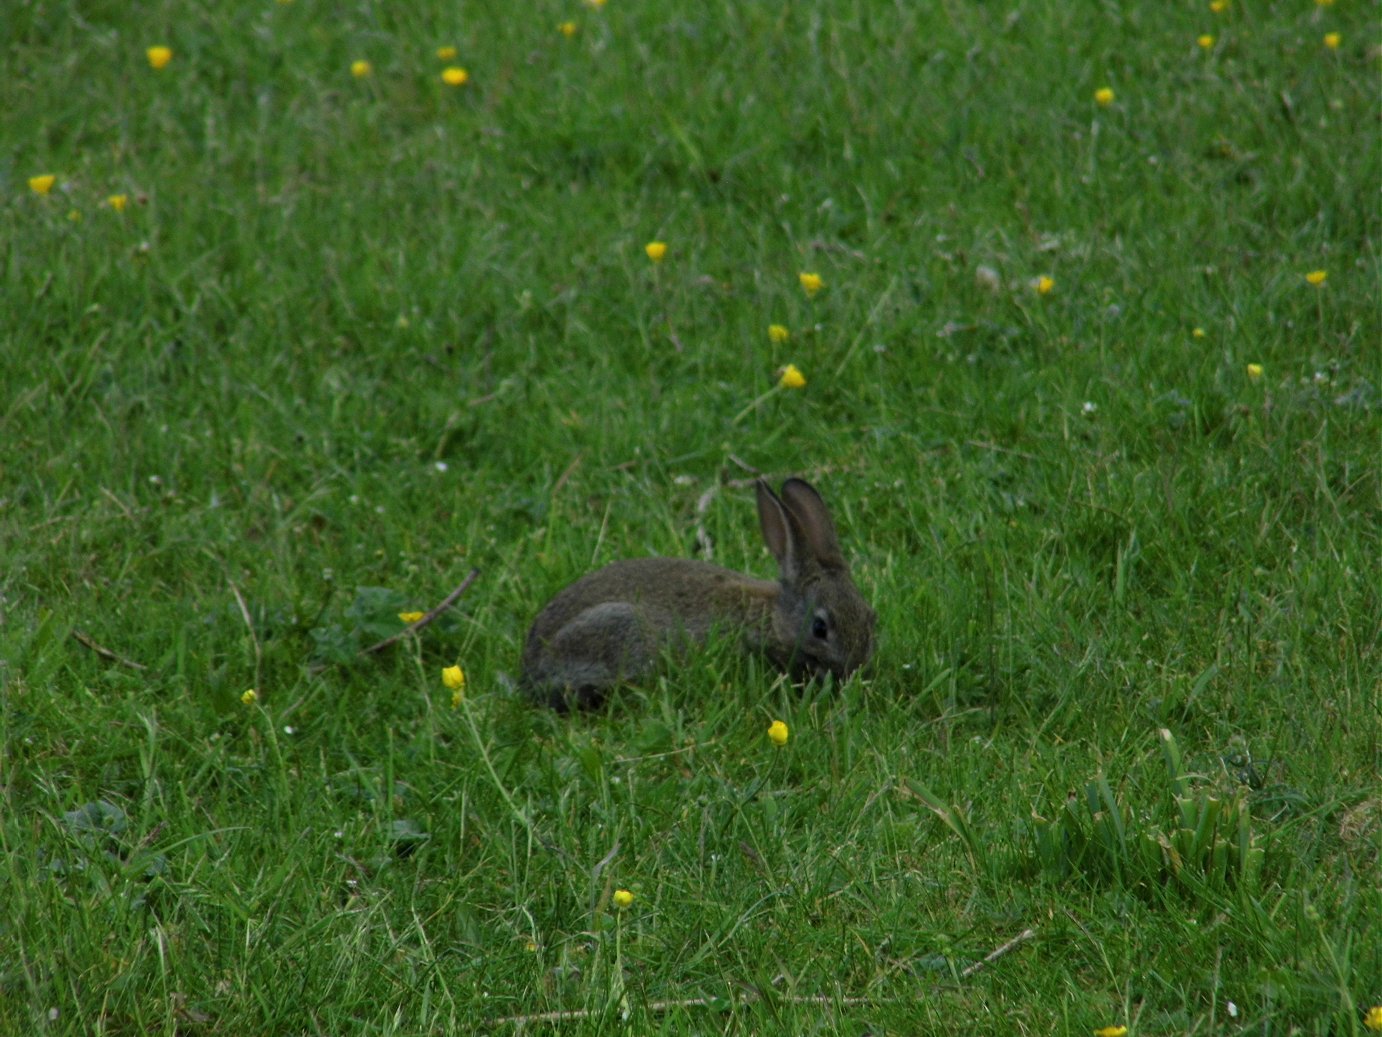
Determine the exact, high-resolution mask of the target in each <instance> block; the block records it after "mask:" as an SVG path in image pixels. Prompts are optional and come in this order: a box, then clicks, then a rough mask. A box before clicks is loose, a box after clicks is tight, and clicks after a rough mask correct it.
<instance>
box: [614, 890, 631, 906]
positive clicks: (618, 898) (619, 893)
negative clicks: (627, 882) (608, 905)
mask: <svg viewBox="0 0 1382 1037" xmlns="http://www.w3.org/2000/svg"><path fill="white" fill-rule="evenodd" d="M614 903H615V906H616V907H628V906H629V905H630V904H632V903H633V894H632V893H630V892H629V891H628V890H627V889H616V890H615V891H614Z"/></svg>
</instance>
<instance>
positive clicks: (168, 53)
mask: <svg viewBox="0 0 1382 1037" xmlns="http://www.w3.org/2000/svg"><path fill="white" fill-rule="evenodd" d="M144 54H145V55H146V56H147V57H148V59H149V67H150V68H152V69H153V70H154V71H155V72H157V71H159V69H161V68H163V67H164V66H166V65H167V64H168V62H170V61H172V60H173V48H172V47H150V48H149V49H148V50H146V51H145V52H144Z"/></svg>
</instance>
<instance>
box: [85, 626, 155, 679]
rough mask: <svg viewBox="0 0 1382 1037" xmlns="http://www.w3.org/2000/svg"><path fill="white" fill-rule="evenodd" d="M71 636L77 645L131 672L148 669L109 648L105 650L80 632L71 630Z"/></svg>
mask: <svg viewBox="0 0 1382 1037" xmlns="http://www.w3.org/2000/svg"><path fill="white" fill-rule="evenodd" d="M72 636H73V637H74V638H75V639H76V641H77V643H78V644H80V645H82V646H83V647H86V648H90V649H91V650H92V651H93V652H95V653H96V654H97V655H99V656H100V657H101V658H102V659H109V660H110V661H111V662H113V663H119V664H120V665H121V666H127V667H129V668H130V669H131V670H147V669H148V667H147V666H145V665H144V664H143V663H137V662H135V661H134V660H133V659H126V658H125V657H124V656H123V655H121V654H120V653H119V652H112V651H111V650H110V649H109V648H106V647H105V646H104V645H99V644H97V643H96V642H95V641H93V640H92V639H91V637H90V636H89V635H87V634H84V633H82V631H80V630H73V631H72Z"/></svg>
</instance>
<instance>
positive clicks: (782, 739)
mask: <svg viewBox="0 0 1382 1037" xmlns="http://www.w3.org/2000/svg"><path fill="white" fill-rule="evenodd" d="M789 733H790V732H788V730H787V725H786V724H784V723H783V722H782V721H781V720H774V721H773V722H772V723H771V724H769V725H768V741H770V742H772V743H773V745H775V746H777V747H778V748H779V749H780V748H782V747H783V746H784V745H786V744H787V736H788V734H789Z"/></svg>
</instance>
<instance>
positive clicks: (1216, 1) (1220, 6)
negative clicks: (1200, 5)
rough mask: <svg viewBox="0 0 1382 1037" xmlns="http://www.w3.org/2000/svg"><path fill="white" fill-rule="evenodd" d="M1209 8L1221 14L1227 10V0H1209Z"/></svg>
mask: <svg viewBox="0 0 1382 1037" xmlns="http://www.w3.org/2000/svg"><path fill="white" fill-rule="evenodd" d="M1209 9H1210V10H1211V11H1213V12H1214V13H1215V14H1223V13H1224V12H1225V11H1227V10H1228V0H1210V4H1209Z"/></svg>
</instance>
